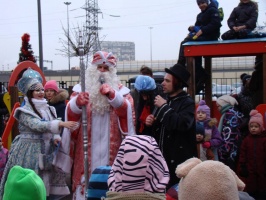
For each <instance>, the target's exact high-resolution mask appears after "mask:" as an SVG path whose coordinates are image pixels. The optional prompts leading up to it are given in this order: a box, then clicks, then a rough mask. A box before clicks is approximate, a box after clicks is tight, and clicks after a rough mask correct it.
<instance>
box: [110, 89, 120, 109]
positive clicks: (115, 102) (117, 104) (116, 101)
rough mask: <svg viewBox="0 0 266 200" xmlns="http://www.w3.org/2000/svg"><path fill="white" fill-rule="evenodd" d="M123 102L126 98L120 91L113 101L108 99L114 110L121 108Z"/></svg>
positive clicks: (116, 93) (116, 92)
mask: <svg viewBox="0 0 266 200" xmlns="http://www.w3.org/2000/svg"><path fill="white" fill-rule="evenodd" d="M123 101H124V97H123V96H122V95H121V94H120V93H119V92H118V91H115V97H114V98H113V99H112V100H110V99H108V102H109V103H110V104H111V106H112V107H113V108H119V107H120V106H121V105H122V104H123Z"/></svg>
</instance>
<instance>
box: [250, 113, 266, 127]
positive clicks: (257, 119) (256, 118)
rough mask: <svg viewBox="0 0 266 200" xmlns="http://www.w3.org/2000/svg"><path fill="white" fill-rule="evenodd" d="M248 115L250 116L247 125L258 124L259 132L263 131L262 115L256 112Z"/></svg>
mask: <svg viewBox="0 0 266 200" xmlns="http://www.w3.org/2000/svg"><path fill="white" fill-rule="evenodd" d="M249 115H250V120H249V125H250V124H251V123H258V124H259V125H260V128H261V130H262V131H264V125H263V117H262V115H261V114H260V113H259V112H258V111H257V110H251V111H250V114H249Z"/></svg>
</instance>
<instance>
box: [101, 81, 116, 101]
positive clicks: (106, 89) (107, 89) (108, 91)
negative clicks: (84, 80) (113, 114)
mask: <svg viewBox="0 0 266 200" xmlns="http://www.w3.org/2000/svg"><path fill="white" fill-rule="evenodd" d="M100 93H101V94H102V95H106V96H107V97H108V98H109V99H113V98H114V97H115V91H114V89H113V88H111V86H109V85H108V84H106V83H104V84H102V86H101V87H100Z"/></svg>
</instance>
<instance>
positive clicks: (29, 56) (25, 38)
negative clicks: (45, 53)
mask: <svg viewBox="0 0 266 200" xmlns="http://www.w3.org/2000/svg"><path fill="white" fill-rule="evenodd" d="M21 40H22V46H21V48H20V53H19V61H18V64H19V63H20V62H23V61H26V60H29V61H32V62H34V63H36V59H35V57H34V55H33V53H34V52H33V51H32V49H31V45H30V44H29V41H30V35H29V34H28V33H24V35H22V37H21Z"/></svg>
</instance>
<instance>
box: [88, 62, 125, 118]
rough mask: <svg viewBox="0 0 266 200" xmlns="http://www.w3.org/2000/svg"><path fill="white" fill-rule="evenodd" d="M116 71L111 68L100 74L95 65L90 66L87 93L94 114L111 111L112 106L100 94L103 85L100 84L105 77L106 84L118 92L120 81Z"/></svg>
mask: <svg viewBox="0 0 266 200" xmlns="http://www.w3.org/2000/svg"><path fill="white" fill-rule="evenodd" d="M116 71H117V70H116V68H113V67H110V68H109V71H107V72H100V71H99V70H97V66H95V65H92V66H89V67H88V69H87V70H86V75H85V77H86V81H85V85H86V92H88V93H89V103H90V106H91V109H92V112H93V113H99V114H104V112H106V111H107V112H109V111H110V104H109V102H108V100H107V97H106V96H105V95H102V94H101V93H100V87H101V85H102V84H101V83H100V77H103V78H104V82H105V83H107V84H108V85H109V86H111V87H112V88H113V89H114V90H117V91H118V85H119V83H120V81H119V78H118V77H117V75H116Z"/></svg>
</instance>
